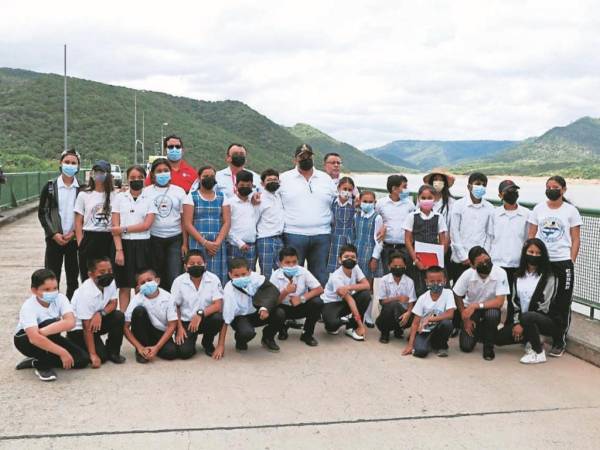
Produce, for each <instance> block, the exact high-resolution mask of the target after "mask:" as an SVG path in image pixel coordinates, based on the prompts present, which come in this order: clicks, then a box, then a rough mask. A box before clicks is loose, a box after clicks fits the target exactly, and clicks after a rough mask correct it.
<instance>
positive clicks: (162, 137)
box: [160, 122, 169, 156]
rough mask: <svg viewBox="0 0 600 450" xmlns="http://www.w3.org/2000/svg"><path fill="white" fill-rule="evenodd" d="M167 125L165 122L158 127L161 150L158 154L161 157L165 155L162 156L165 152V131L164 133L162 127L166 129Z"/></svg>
mask: <svg viewBox="0 0 600 450" xmlns="http://www.w3.org/2000/svg"><path fill="white" fill-rule="evenodd" d="M168 125H169V124H168V123H167V122H165V123H163V124H162V125H161V126H160V148H161V150H160V154H161V155H162V156H165V155H164V151H165V146H164V142H165V131H164V127H166V126H168Z"/></svg>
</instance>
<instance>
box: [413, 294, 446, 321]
mask: <svg viewBox="0 0 600 450" xmlns="http://www.w3.org/2000/svg"><path fill="white" fill-rule="evenodd" d="M449 309H456V303H455V302H454V295H453V294H452V290H451V289H444V290H443V291H442V294H441V295H440V297H439V298H438V299H437V300H435V301H434V300H433V299H432V298H431V291H427V292H425V293H424V294H422V295H421V296H420V297H419V299H418V300H417V303H416V304H415V307H414V308H413V310H412V311H413V313H414V314H415V316H419V317H428V316H431V315H434V314H435V315H436V316H439V315H440V314H443V313H445V312H446V311H448V310H449Z"/></svg>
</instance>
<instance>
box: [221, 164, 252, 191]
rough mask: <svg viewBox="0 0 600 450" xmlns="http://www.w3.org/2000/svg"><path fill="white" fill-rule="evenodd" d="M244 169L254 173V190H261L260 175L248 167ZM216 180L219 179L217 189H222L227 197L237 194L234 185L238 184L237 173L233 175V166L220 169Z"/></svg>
mask: <svg viewBox="0 0 600 450" xmlns="http://www.w3.org/2000/svg"><path fill="white" fill-rule="evenodd" d="M243 170H245V171H246V172H250V173H251V174H252V178H253V180H252V183H253V184H254V190H256V191H259V192H261V189H260V175H259V174H257V173H256V172H252V171H251V170H248V169H243ZM215 180H216V181H217V186H216V188H215V189H216V190H218V191H220V192H221V193H222V194H223V196H224V197H225V198H228V197H232V196H233V195H235V192H234V189H233V187H234V186H235V184H236V183H235V182H236V177H235V175H232V173H231V167H229V166H227V167H225V168H224V169H221V170H218V171H217V173H216V174H215Z"/></svg>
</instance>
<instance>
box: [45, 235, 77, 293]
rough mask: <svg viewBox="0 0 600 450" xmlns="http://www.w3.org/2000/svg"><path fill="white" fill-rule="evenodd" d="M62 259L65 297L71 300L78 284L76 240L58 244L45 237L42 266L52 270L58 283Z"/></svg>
mask: <svg viewBox="0 0 600 450" xmlns="http://www.w3.org/2000/svg"><path fill="white" fill-rule="evenodd" d="M63 260H64V263H65V275H66V277H67V297H68V298H69V300H71V297H73V292H75V289H77V287H78V286H79V282H78V279H79V262H78V256H77V242H76V241H75V240H72V241H70V242H69V243H68V244H67V245H58V244H57V243H56V242H55V241H54V239H52V238H46V254H45V256H44V267H46V269H50V270H51V271H52V272H54V274H55V275H56V279H57V281H58V282H59V283H60V274H61V272H62V265H63Z"/></svg>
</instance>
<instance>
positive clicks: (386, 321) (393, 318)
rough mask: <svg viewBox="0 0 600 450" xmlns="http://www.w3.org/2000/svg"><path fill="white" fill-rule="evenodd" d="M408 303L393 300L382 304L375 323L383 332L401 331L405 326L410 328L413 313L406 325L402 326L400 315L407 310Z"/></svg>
mask: <svg viewBox="0 0 600 450" xmlns="http://www.w3.org/2000/svg"><path fill="white" fill-rule="evenodd" d="M407 306H408V304H407V303H400V302H393V303H385V304H383V305H381V311H380V312H379V316H378V317H377V319H376V320H375V325H377V328H379V331H381V334H386V333H389V332H390V331H401V330H402V329H403V328H408V327H409V326H410V324H411V323H412V315H411V318H410V319H409V321H408V322H407V323H406V325H405V326H404V327H401V326H400V321H399V320H400V316H401V315H402V314H404V313H405V312H406V307H407Z"/></svg>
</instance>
